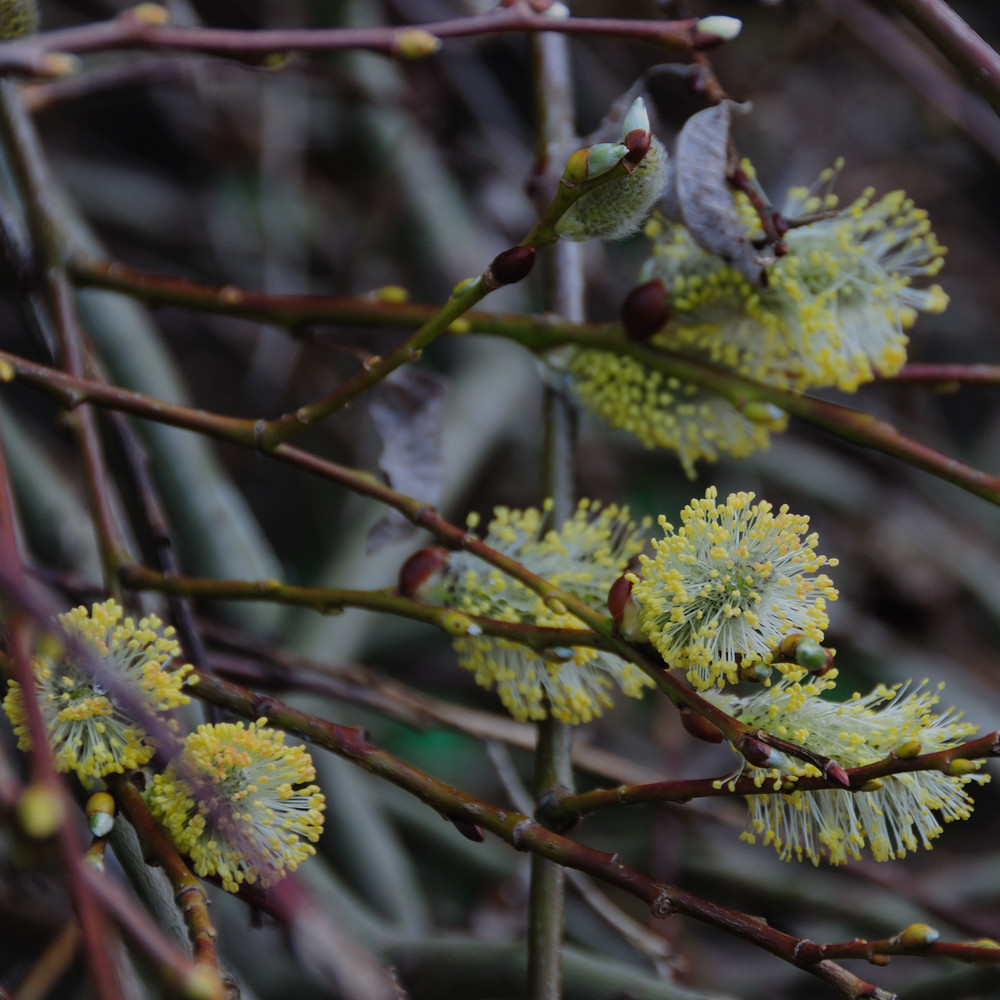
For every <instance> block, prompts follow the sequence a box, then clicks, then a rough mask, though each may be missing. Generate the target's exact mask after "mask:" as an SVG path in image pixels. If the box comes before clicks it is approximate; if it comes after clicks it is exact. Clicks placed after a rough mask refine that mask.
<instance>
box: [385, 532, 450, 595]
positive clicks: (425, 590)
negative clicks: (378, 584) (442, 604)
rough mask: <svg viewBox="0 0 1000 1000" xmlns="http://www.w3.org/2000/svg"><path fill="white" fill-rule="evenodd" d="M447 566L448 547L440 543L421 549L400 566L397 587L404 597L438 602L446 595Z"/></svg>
mask: <svg viewBox="0 0 1000 1000" xmlns="http://www.w3.org/2000/svg"><path fill="white" fill-rule="evenodd" d="M447 568H448V550H447V549H445V548H442V547H441V546H440V545H433V546H429V547H428V548H426V549H419V550H418V551H417V552H414V553H413V555H412V556H410V557H409V559H407V560H406V562H404V563H403V565H402V566H401V567H400V568H399V580H398V582H397V585H396V587H397V589H398V590H399V592H400V594H402V595H403V597H412V598H415V599H416V600H419V601H426V602H428V603H429V604H436V603H438V602H439V601H440V600H441V598H442V597H443V596H444V574H445V570H446V569H447Z"/></svg>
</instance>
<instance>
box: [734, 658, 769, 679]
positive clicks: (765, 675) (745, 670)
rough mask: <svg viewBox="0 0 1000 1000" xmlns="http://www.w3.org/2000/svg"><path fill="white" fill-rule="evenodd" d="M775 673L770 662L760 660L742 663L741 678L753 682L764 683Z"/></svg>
mask: <svg viewBox="0 0 1000 1000" xmlns="http://www.w3.org/2000/svg"><path fill="white" fill-rule="evenodd" d="M773 673H774V671H773V670H772V669H771V667H770V665H769V664H767V663H761V662H760V661H757V662H756V663H741V664H740V680H741V681H750V683H751V684H764V683H766V682H767V681H769V680H770V679H771V674H773Z"/></svg>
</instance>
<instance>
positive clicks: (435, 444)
mask: <svg viewBox="0 0 1000 1000" xmlns="http://www.w3.org/2000/svg"><path fill="white" fill-rule="evenodd" d="M445 385H446V380H445V379H444V378H442V377H441V376H439V375H435V374H433V373H432V372H428V371H424V370H422V369H419V368H414V367H413V366H412V365H408V366H405V367H403V368H400V369H398V370H397V371H395V372H393V373H392V375H390V376H389V377H388V378H387V379H385V380H384V381H382V382H380V383H379V384H378V385H376V386H375V387H374V388H373V389H372V390H371V391H370V392H369V393H368V412H369V414H370V415H371V418H372V422H373V423H374V424H375V430H376V431H377V432H378V435H379V437H380V438H381V439H382V453H381V455H379V459H378V465H379V468H380V469H381V470H382V471H383V472H384V473H385V476H386V479H387V480H388V481H389V484H390V485H391V486H392V488H393V489H394V490H398V491H399V492H400V493H406V494H407V495H408V496H412V497H417V498H418V499H420V500H422V501H426V502H427V503H429V504H436V503H437V502H438V500H439V499H440V496H441V487H442V480H443V477H444V459H443V457H442V454H441V428H442V421H443V416H444V393H445ZM416 530H417V529H416V528H415V527H414V526H413V525H412V524H411V523H410V522H409V521H407V520H406V518H405V517H403V515H402V514H400V513H399V511H397V510H389V511H387V512H386V513H385V515H384V516H383V517H381V518H379V520H378V521H377V522H376V523H375V524H374V525H373V526H372V529H371V531H369V533H368V551H369V552H370V553H371V552H375V551H377V550H378V549H380V548H382V547H383V546H385V545H390V544H391V543H393V542H398V541H402V540H403V539H405V538H407V537H408V536H410V535H411V534H413V533H414V532H415V531H416Z"/></svg>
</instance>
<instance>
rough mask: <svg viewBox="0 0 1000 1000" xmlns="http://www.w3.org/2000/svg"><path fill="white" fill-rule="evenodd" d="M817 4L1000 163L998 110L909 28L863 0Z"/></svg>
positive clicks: (833, 0) (825, 0)
mask: <svg viewBox="0 0 1000 1000" xmlns="http://www.w3.org/2000/svg"><path fill="white" fill-rule="evenodd" d="M820 3H821V4H822V5H823V7H824V8H825V10H826V11H827V13H829V14H831V15H832V16H833V17H835V18H837V20H839V21H840V22H841V24H843V25H844V27H845V28H847V29H848V31H850V32H851V34H852V35H854V37H855V38H857V39H858V41H859V42H861V43H862V44H864V45H867V46H868V48H870V49H871V50H872V52H874V53H875V55H876V56H877V57H878V58H879V59H880V60H881V61H882V62H883V63H884V64H885V65H886V66H887V67H888V68H889V69H891V70H892V71H893V72H894V73H896V74H897V75H898V76H899V77H900V78H901V79H902V80H903V81H904V82H905V83H906V84H907V86H909V87H910V88H911V89H912V90H914V91H915V92H916V93H917V94H919V95H920V97H921V98H922V99H923V100H925V101H926V102H927V103H928V104H929V105H931V106H932V107H934V108H936V109H937V110H938V111H939V112H940V113H941V114H943V115H944V116H945V117H946V118H948V119H949V120H950V121H951V122H953V123H954V124H955V125H956V126H957V127H958V128H960V129H961V130H962V131H963V132H965V134H966V135H968V136H969V138H971V139H972V140H973V142H975V143H977V144H978V145H979V146H980V147H982V149H984V150H985V151H986V152H987V153H988V154H989V155H990V156H991V157H992V158H993V159H994V161H996V162H997V163H1000V122H998V121H997V117H996V115H994V114H993V113H992V112H991V111H990V109H989V108H987V107H985V106H984V105H983V103H982V102H981V101H980V100H979V98H977V97H976V96H975V95H974V94H970V93H969V91H968V90H966V88H965V87H963V86H962V84H961V83H960V82H959V81H958V80H956V79H955V78H954V76H953V75H952V74H951V73H949V72H948V71H947V70H945V69H943V68H942V67H941V66H940V65H939V62H938V60H937V59H935V58H934V57H933V56H932V55H931V54H930V53H928V52H927V48H926V46H925V45H922V44H920V42H919V40H918V39H917V38H912V37H911V35H912V32H910V31H905V30H903V29H901V27H900V26H899V24H898V23H897V22H895V21H894V20H892V19H891V18H888V17H886V16H885V15H883V14H881V13H879V12H878V11H877V10H875V9H874V8H873V7H871V6H870V5H869V4H867V3H865V2H863V0H820Z"/></svg>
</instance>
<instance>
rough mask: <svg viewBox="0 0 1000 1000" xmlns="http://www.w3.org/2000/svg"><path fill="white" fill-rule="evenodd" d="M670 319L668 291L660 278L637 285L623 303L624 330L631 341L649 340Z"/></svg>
mask: <svg viewBox="0 0 1000 1000" xmlns="http://www.w3.org/2000/svg"><path fill="white" fill-rule="evenodd" d="M669 319H670V307H669V306H668V305H667V290H666V288H665V286H664V284H663V282H662V281H661V280H660V279H659V278H654V279H653V280H652V281H645V282H643V283H642V284H641V285H636V286H635V288H633V289H632V290H631V291H630V292H629V293H628V295H626V296H625V299H624V301H623V302H622V308H621V320H622V328H623V329H624V331H625V336H626V337H628V338H629V340H647V339H648V338H649V337H651V336H652V335H653V334H654V333H656V331H657V330H659V329H660V328H661V327H662V326H663V325H664V324H665V323H666V322H667V321H668V320H669Z"/></svg>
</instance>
